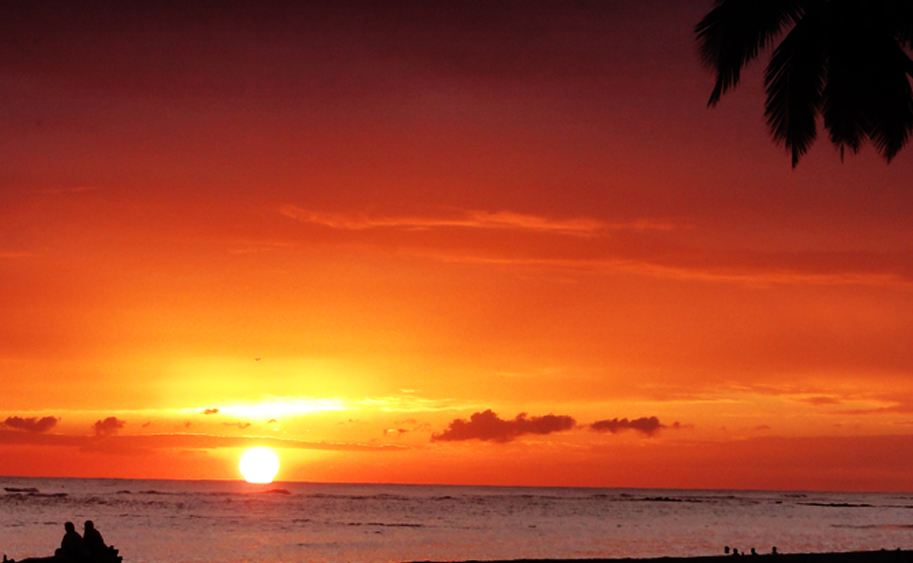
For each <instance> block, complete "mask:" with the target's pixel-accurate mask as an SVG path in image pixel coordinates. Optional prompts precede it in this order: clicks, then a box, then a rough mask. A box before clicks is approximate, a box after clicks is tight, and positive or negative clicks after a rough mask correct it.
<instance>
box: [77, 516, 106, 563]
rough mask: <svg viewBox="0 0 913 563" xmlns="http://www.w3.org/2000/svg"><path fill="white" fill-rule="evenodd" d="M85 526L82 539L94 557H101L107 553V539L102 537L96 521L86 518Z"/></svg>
mask: <svg viewBox="0 0 913 563" xmlns="http://www.w3.org/2000/svg"><path fill="white" fill-rule="evenodd" d="M83 528H84V531H83V533H82V541H83V543H84V544H85V546H86V550H87V551H88V552H89V555H91V556H92V558H93V559H100V558H101V557H103V556H104V555H106V554H107V552H108V546H107V545H105V540H104V538H102V537H101V533H99V531H98V530H96V529H95V523H94V522H92V521H91V520H86V523H85V524H84V525H83Z"/></svg>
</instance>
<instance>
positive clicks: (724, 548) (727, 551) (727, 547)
mask: <svg viewBox="0 0 913 563" xmlns="http://www.w3.org/2000/svg"><path fill="white" fill-rule="evenodd" d="M723 553H725V554H726V555H729V546H728V545H724V546H723Z"/></svg>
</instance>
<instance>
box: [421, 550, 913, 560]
mask: <svg viewBox="0 0 913 563" xmlns="http://www.w3.org/2000/svg"><path fill="white" fill-rule="evenodd" d="M572 561H577V562H586V563H913V551H909V550H903V551H902V550H895V551H886V550H880V551H848V552H843V553H779V554H777V555H771V554H763V555H761V554H759V555H714V556H708V557H656V558H653V559H630V558H629V559H498V560H485V561H475V560H473V561H460V562H453V563H562V562H572ZM415 563H433V562H431V561H424V562H415Z"/></svg>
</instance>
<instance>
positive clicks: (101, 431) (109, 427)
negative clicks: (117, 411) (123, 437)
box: [92, 416, 127, 436]
mask: <svg viewBox="0 0 913 563" xmlns="http://www.w3.org/2000/svg"><path fill="white" fill-rule="evenodd" d="M125 424H127V421H125V420H121V419H119V418H117V417H116V416H109V417H108V418H106V419H104V420H96V421H95V424H93V425H92V430H93V431H94V432H95V435H96V436H111V435H113V434H116V433H117V431H118V430H120V429H121V428H123V427H124V425H125Z"/></svg>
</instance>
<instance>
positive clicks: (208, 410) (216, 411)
mask: <svg viewBox="0 0 913 563" xmlns="http://www.w3.org/2000/svg"><path fill="white" fill-rule="evenodd" d="M203 414H219V409H203Z"/></svg>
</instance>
